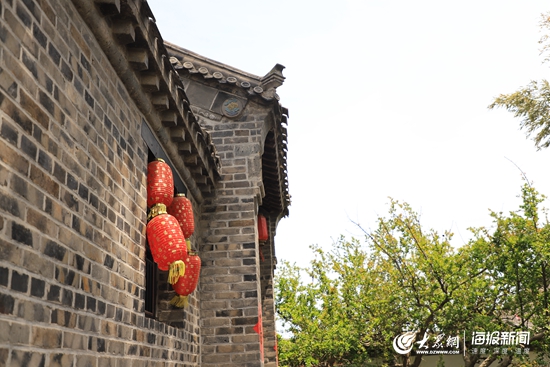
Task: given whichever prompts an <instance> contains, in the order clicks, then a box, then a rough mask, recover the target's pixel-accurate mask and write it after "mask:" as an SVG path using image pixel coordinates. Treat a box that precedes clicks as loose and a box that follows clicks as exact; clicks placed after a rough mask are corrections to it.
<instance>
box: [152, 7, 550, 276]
mask: <svg viewBox="0 0 550 367" xmlns="http://www.w3.org/2000/svg"><path fill="white" fill-rule="evenodd" d="M148 2H149V4H150V6H151V8H152V10H153V14H154V15H155V17H156V20H157V25H158V27H159V29H160V31H161V34H162V36H163V38H164V39H165V40H167V41H169V42H171V43H174V44H177V45H179V46H181V47H183V48H186V49H189V50H191V51H194V52H196V53H199V54H202V55H204V56H206V57H209V58H211V59H214V60H217V61H220V62H223V63H226V64H229V65H231V66H234V67H236V68H239V69H241V70H244V71H247V72H250V73H252V74H256V75H260V76H262V75H265V74H266V73H267V72H269V70H271V68H272V67H273V66H274V65H275V64H276V63H280V64H283V65H285V66H286V69H285V70H284V75H285V76H286V78H287V79H286V81H285V83H284V85H283V86H282V87H280V88H279V89H278V94H279V95H280V96H281V103H282V104H283V106H285V107H287V108H288V109H289V111H290V119H289V125H288V130H289V153H288V166H289V183H290V192H291V195H292V205H291V207H290V216H289V217H288V218H285V219H283V220H282V221H281V222H280V224H279V228H278V231H277V236H276V251H277V256H278V258H279V259H286V260H290V261H295V262H297V263H298V264H300V265H307V262H308V261H309V259H311V254H310V251H309V245H311V244H319V245H321V246H323V247H325V248H329V247H330V245H331V244H332V241H333V239H336V238H338V237H339V235H341V234H343V235H347V236H352V235H356V236H360V231H359V230H358V229H357V227H355V225H354V224H353V223H352V222H351V221H354V222H358V223H360V224H361V225H362V226H363V227H364V228H365V229H369V228H372V227H374V226H375V219H376V217H377V216H378V215H385V213H387V209H388V205H387V204H388V201H389V200H388V197H393V198H395V199H398V200H401V201H406V202H408V203H409V204H411V205H412V207H413V208H414V209H415V210H416V211H417V212H419V213H421V217H422V222H423V224H424V225H425V226H426V227H429V228H433V229H435V230H437V231H440V232H443V231H444V230H451V231H452V232H454V233H455V237H454V240H453V244H455V245H456V246H460V245H462V244H464V243H466V242H467V241H468V239H469V238H470V235H469V232H468V231H467V228H468V227H477V226H490V225H491V219H490V217H489V209H492V210H495V211H504V212H507V211H510V210H515V209H516V208H517V206H518V204H519V201H518V198H517V195H518V194H519V193H520V187H521V185H522V180H521V174H520V171H519V170H518V169H517V168H516V167H515V166H514V164H513V163H511V162H510V160H511V161H513V162H514V163H515V164H516V165H517V166H519V167H520V168H521V169H522V170H523V171H524V172H525V173H526V174H527V177H528V178H529V179H530V180H531V181H534V183H535V187H536V188H538V190H539V191H541V192H542V193H546V194H548V195H550V173H549V170H548V167H549V165H550V151H549V150H543V151H537V150H536V148H535V147H534V145H533V143H532V141H531V140H528V139H526V137H525V134H524V132H523V131H520V130H519V121H518V120H516V119H514V118H513V117H512V115H511V114H510V113H508V112H505V111H499V110H495V111H489V110H488V109H487V106H488V105H489V104H490V103H491V101H492V100H493V98H494V97H495V96H497V95H498V94H500V93H510V92H513V91H515V90H516V89H517V88H518V87H520V86H523V85H526V84H528V83H529V82H530V81H531V80H539V79H542V78H546V77H547V75H548V71H549V69H548V67H549V66H550V65H548V64H544V65H543V64H542V57H541V56H540V55H539V47H540V45H539V44H538V40H539V39H540V36H541V33H540V29H539V27H538V23H539V21H540V14H541V13H543V12H546V11H550V5H549V4H548V2H547V1H542V0H540V1H539V0H529V1H519V0H515V1H505V0H504V1H503V0H498V1H497V0H485V1H472V0H465V1H461V2H450V1H436V0H420V1H414V2H411V1H405V0H394V1H391V0H390V1H381V0H370V1H354V0H346V1H342V2H338V6H336V2H333V1H331V2H328V1H310V0H307V1H305V0H303V1H290V0H282V1H277V2H263V1H257V0H248V1H240V0H236V1H233V2H225V1H224V2H222V1H217V0H216V1H208V2H189V1H183V0H177V1H176V0H149V1H148Z"/></svg>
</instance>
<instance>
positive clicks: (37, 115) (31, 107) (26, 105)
mask: <svg viewBox="0 0 550 367" xmlns="http://www.w3.org/2000/svg"><path fill="white" fill-rule="evenodd" d="M21 107H22V108H23V109H24V110H25V111H27V113H28V114H29V115H30V116H31V117H32V118H33V119H34V120H36V121H37V122H38V123H39V124H40V125H41V126H42V127H43V128H44V129H46V130H48V129H49V126H50V118H49V117H48V114H47V113H46V112H44V110H43V109H42V108H41V107H40V106H39V105H38V104H37V103H36V102H35V101H34V100H33V98H32V97H31V96H29V95H28V94H27V93H26V92H25V91H24V90H21Z"/></svg>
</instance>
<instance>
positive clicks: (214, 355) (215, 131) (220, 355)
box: [200, 103, 266, 367]
mask: <svg viewBox="0 0 550 367" xmlns="http://www.w3.org/2000/svg"><path fill="white" fill-rule="evenodd" d="M261 111H262V110H261V109H255V107H254V104H253V103H249V105H248V106H247V110H246V112H245V113H243V116H242V117H241V118H240V119H238V120H230V119H226V118H222V119H221V121H213V120H208V121H207V120H204V121H203V123H204V124H205V125H206V126H208V129H209V130H210V131H211V134H212V137H213V139H214V142H215V144H216V147H217V149H218V152H219V153H220V157H221V159H222V170H221V179H220V181H219V183H218V186H217V187H216V191H215V194H214V195H213V197H212V198H209V199H208V200H207V201H205V203H204V210H203V213H202V215H201V222H202V225H203V227H204V231H203V240H202V242H203V243H204V244H205V245H203V248H202V250H201V254H202V255H201V256H202V259H203V263H204V268H203V271H202V278H201V283H200V291H201V317H202V320H201V335H202V340H203V347H202V348H203V357H202V366H218V365H223V366H250V367H254V366H263V361H261V359H260V340H259V336H258V334H257V333H256V332H255V331H254V330H253V328H254V326H255V325H256V323H257V322H258V304H259V303H260V302H261V289H260V282H259V280H260V263H259V253H258V240H257V230H256V220H257V219H256V218H257V212H258V205H259V202H260V200H261V189H260V184H261V159H260V158H261V151H262V133H263V131H265V129H266V121H265V115H262V114H261V113H258V112H261Z"/></svg>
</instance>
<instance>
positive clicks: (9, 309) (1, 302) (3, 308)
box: [0, 293, 15, 315]
mask: <svg viewBox="0 0 550 367" xmlns="http://www.w3.org/2000/svg"><path fill="white" fill-rule="evenodd" d="M14 305H15V299H14V298H13V297H12V296H11V295H9V294H5V293H0V314H8V315H9V314H12V313H13V307H14Z"/></svg>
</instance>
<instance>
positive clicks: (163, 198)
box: [147, 158, 174, 208]
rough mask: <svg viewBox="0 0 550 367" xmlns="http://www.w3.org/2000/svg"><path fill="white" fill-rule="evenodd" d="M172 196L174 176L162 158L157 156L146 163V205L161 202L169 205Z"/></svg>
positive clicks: (149, 205)
mask: <svg viewBox="0 0 550 367" xmlns="http://www.w3.org/2000/svg"><path fill="white" fill-rule="evenodd" d="M173 198H174V176H173V175H172V169H171V168H170V166H169V165H168V164H166V162H164V160H162V159H160V158H157V160H156V161H152V162H150V163H149V164H148V165H147V206H148V207H149V208H152V207H153V205H155V204H158V203H161V204H164V205H166V206H167V207H168V206H170V204H171V203H172V200H173Z"/></svg>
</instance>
